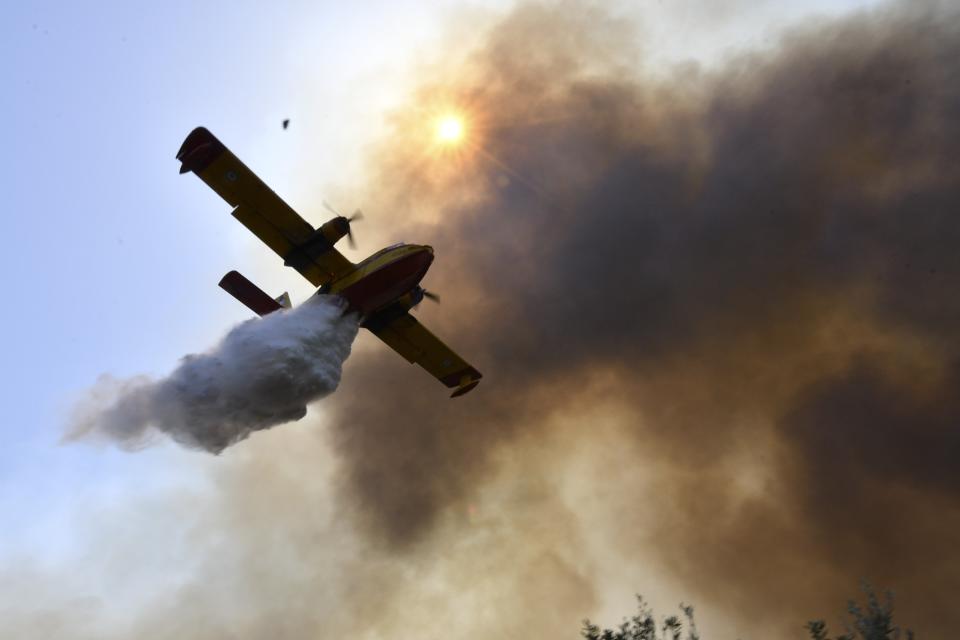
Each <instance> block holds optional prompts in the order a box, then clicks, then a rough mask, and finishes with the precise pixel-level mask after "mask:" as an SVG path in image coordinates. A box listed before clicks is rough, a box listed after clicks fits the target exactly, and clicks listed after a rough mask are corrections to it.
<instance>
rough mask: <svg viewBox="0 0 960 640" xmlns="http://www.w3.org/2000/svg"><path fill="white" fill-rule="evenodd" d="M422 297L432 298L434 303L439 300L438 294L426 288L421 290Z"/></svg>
mask: <svg viewBox="0 0 960 640" xmlns="http://www.w3.org/2000/svg"><path fill="white" fill-rule="evenodd" d="M423 297H424V298H427V299H429V300H433V301H434V302H436V303H439V302H440V296H438V295H437V294H435V293H434V292H432V291H427V290H426V289H424V290H423Z"/></svg>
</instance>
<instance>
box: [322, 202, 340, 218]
mask: <svg viewBox="0 0 960 640" xmlns="http://www.w3.org/2000/svg"><path fill="white" fill-rule="evenodd" d="M323 207H324V209H326V210H327V211H329V212H330V213H332V214H333V215H335V216H340V212H339V211H337V210H336V209H334V208H333V207H331V206H330V203H329V202H327V201H326V200H324V201H323ZM340 217H341V218H342V217H343V216H340Z"/></svg>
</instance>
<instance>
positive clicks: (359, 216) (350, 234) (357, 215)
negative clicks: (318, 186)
mask: <svg viewBox="0 0 960 640" xmlns="http://www.w3.org/2000/svg"><path fill="white" fill-rule="evenodd" d="M323 206H324V207H325V208H326V209H327V211H329V212H330V213H332V214H333V215H335V216H337V217H339V218H343V219H344V220H346V221H347V242H348V243H349V244H350V248H351V249H356V248H357V243H356V241H355V240H354V239H353V228H352V227H351V226H350V224H351V223H353V222H358V221H360V220H363V211H360V209H357V210H356V211H354V212H353V215H352V216H350V217H349V218H347V217H346V216H344V215H343V214H342V213H340V212H339V211H337V210H336V209H334V208H333V207H332V206H331V205H330V203H329V202H327V201H326V200H324V201H323Z"/></svg>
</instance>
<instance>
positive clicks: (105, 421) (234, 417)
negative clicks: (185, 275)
mask: <svg viewBox="0 0 960 640" xmlns="http://www.w3.org/2000/svg"><path fill="white" fill-rule="evenodd" d="M357 330H358V324H357V321H356V318H355V317H354V316H353V315H347V316H344V315H343V309H342V307H341V306H340V305H339V304H338V302H337V300H336V299H333V298H327V297H320V296H314V297H312V298H310V299H309V300H307V301H306V302H305V303H304V304H302V305H300V306H299V307H297V308H295V309H292V310H289V311H278V312H275V313H272V314H270V315H268V316H266V317H264V318H255V319H251V320H248V321H246V322H244V323H242V324H240V325H238V326H236V327H234V328H233V329H232V330H231V331H230V332H229V333H228V334H227V335H226V336H225V337H224V338H223V340H222V341H221V342H220V344H218V345H217V346H216V347H214V348H213V349H212V350H211V351H209V352H207V353H202V354H198V355H188V356H186V357H184V358H183V360H181V362H180V365H179V366H178V367H177V368H176V369H175V370H174V371H173V372H172V373H171V374H170V375H169V376H167V377H166V378H163V379H162V380H151V379H149V378H146V377H138V378H133V379H130V380H116V379H114V378H111V377H107V376H104V377H103V378H102V379H101V380H100V382H99V383H98V384H97V386H96V387H95V388H94V389H93V390H92V391H91V392H90V395H89V397H88V398H86V399H85V401H84V402H83V403H82V404H81V405H79V406H78V407H77V409H76V411H75V415H74V418H73V422H72V424H71V426H70V429H69V432H68V434H67V438H68V439H78V438H88V437H96V436H101V437H106V438H108V439H110V440H112V441H114V442H116V443H117V444H119V445H120V446H122V447H124V448H128V449H136V448H139V447H142V446H144V445H146V444H147V443H149V442H150V440H151V438H152V436H154V435H155V434H156V433H158V432H160V433H165V434H167V435H168V436H170V437H171V438H172V439H173V440H175V441H177V442H179V443H180V444H183V445H185V446H188V447H192V448H197V449H203V450H206V451H209V452H211V453H220V452H221V451H222V450H223V449H225V448H226V447H228V446H230V445H231V444H234V443H235V442H238V441H240V440H243V439H245V438H246V437H247V436H249V435H250V434H251V433H252V432H254V431H259V430H261V429H269V428H270V427H274V426H276V425H279V424H284V423H286V422H292V421H295V420H299V419H301V418H302V417H303V416H304V415H306V412H307V407H306V405H307V404H308V403H310V402H313V401H315V400H318V399H320V398H322V397H323V396H326V395H327V394H329V393H331V392H332V391H334V390H335V389H336V388H337V385H338V384H339V383H340V374H341V369H342V367H343V362H344V361H345V360H346V359H347V357H348V356H349V355H350V347H351V345H352V344H353V339H354V338H355V337H356V335H357Z"/></svg>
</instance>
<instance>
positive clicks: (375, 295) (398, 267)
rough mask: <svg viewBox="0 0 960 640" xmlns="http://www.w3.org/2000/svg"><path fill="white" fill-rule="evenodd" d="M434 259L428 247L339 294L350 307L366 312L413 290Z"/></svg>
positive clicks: (380, 270)
mask: <svg viewBox="0 0 960 640" xmlns="http://www.w3.org/2000/svg"><path fill="white" fill-rule="evenodd" d="M432 262H433V253H432V252H431V251H429V250H428V249H424V250H422V251H417V252H415V253H410V254H407V255H405V256H403V257H402V258H400V259H398V260H396V261H394V262H391V263H389V264H387V265H384V266H383V267H381V268H379V269H377V270H376V271H374V272H373V273H370V274H367V275H366V276H364V277H363V278H362V279H360V280H358V281H357V282H355V283H353V284H351V285H350V286H348V287H346V288H345V289H343V290H341V291H339V292H338V293H339V294H340V295H341V296H343V297H344V298H345V299H346V300H347V302H348V303H349V304H350V308H351V309H353V310H356V311H359V312H360V313H362V314H367V313H370V312H372V311H376V310H377V309H380V308H381V307H384V306H386V305H388V304H390V303H391V302H393V301H394V300H396V299H397V298H399V297H400V296H402V295H403V294H405V293H407V292H408V291H410V290H411V289H413V288H414V287H415V286H417V284H418V283H419V282H420V280H422V279H423V276H424V275H426V273H427V269H429V268H430V264H431V263H432Z"/></svg>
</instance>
